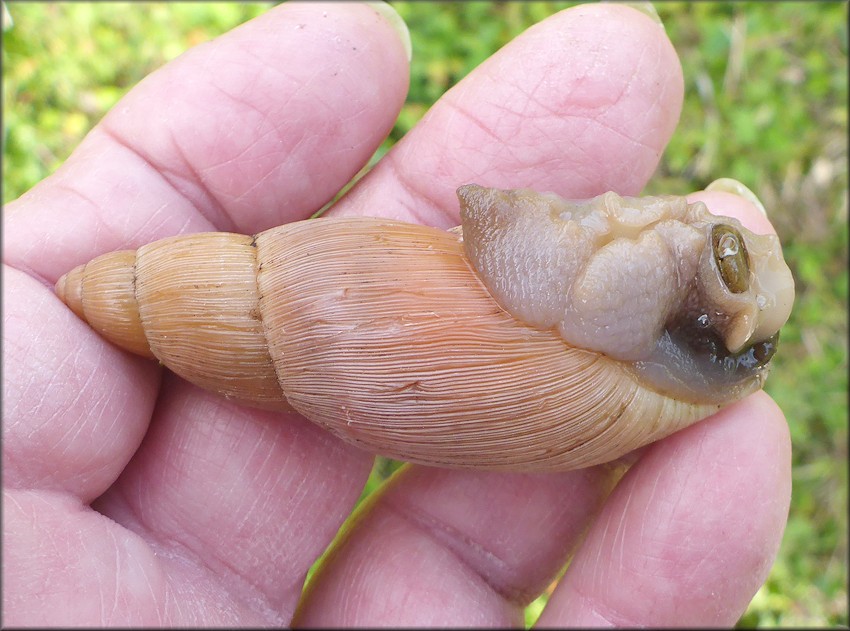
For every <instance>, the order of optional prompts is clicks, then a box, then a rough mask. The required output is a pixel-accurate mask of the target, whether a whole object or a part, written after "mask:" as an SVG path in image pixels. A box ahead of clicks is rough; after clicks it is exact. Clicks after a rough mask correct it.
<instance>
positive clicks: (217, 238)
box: [56, 185, 793, 471]
mask: <svg viewBox="0 0 850 631" xmlns="http://www.w3.org/2000/svg"><path fill="white" fill-rule="evenodd" d="M458 195H459V198H460V202H461V218H462V229H458V230H452V231H443V230H439V229H436V228H431V227H427V226H420V225H413V224H407V223H403V222H398V221H391V220H384V219H377V218H340V219H327V218H320V219H314V220H307V221H300V222H294V223H291V224H286V225H283V226H279V227H277V228H273V229H271V230H268V231H265V232H262V233H260V234H257V235H254V236H246V235H237V234H230V233H202V234H192V235H186V236H179V237H172V238H168V239H163V240H161V241H158V242H155V243H152V244H149V245H146V246H143V247H142V248H140V249H139V250H137V251H135V252H131V251H121V252H114V253H110V254H106V255H103V256H101V257H98V258H96V259H94V260H93V261H91V262H89V263H88V264H86V265H84V266H80V267H78V268H76V269H74V270H72V271H71V272H69V273H68V274H66V275H65V276H64V277H63V278H61V279H60V280H59V282H58V283H57V287H56V291H57V294H58V295H59V297H60V298H61V299H62V300H63V301H64V302H65V303H66V304H68V306H69V307H71V309H73V310H74V311H75V313H77V314H78V315H79V316H80V317H81V318H83V319H84V320H86V321H87V322H89V324H90V325H91V326H92V327H93V328H95V329H96V330H97V331H99V332H100V333H101V334H102V335H103V336H104V337H106V338H107V339H109V340H110V341H112V342H113V343H115V344H117V345H118V346H121V347H122V348H124V349H126V350H129V351H131V352H134V353H136V354H139V355H142V356H147V357H151V358H157V359H159V360H160V361H161V362H162V363H163V364H164V365H165V366H167V367H168V368H170V369H171V370H172V371H174V372H175V373H177V374H178V375H180V376H181V377H184V378H185V379H187V380H188V381H191V382H193V383H195V384H197V385H199V386H201V387H203V388H206V389H209V390H212V391H215V392H218V393H220V394H223V395H225V396H227V397H231V398H234V399H237V400H240V401H244V402H246V403H248V404H250V405H255V406H258V407H264V408H270V409H278V410H293V409H294V410H296V411H298V412H300V413H301V414H303V415H304V416H306V417H307V418H309V419H311V420H312V421H314V422H316V423H318V424H319V425H321V426H323V427H325V428H327V429H328V430H330V431H331V432H333V433H334V434H336V435H337V436H339V437H341V438H342V439H344V440H347V441H349V442H352V443H354V444H357V445H359V446H361V447H363V448H365V449H368V450H370V451H372V452H374V453H379V454H382V455H385V456H389V457H393V458H397V459H402V460H408V461H412V462H419V463H424V464H429V465H438V466H450V467H473V468H479V469H494V470H499V469H501V470H525V471H554V470H566V469H574V468H580V467H585V466H590V465H594V464H598V463H602V462H606V461H609V460H612V459H615V458H617V457H619V456H621V455H623V454H625V453H627V452H629V451H631V450H633V449H635V448H637V447H640V446H642V445H645V444H647V443H650V442H652V441H654V440H658V439H660V438H662V437H664V436H666V435H668V434H670V433H672V432H674V431H677V430H678V429H681V428H683V427H686V426H687V425H690V424H692V423H693V422H696V421H698V420H700V419H701V418H704V417H706V416H708V415H710V414H712V413H714V412H715V411H717V410H718V409H719V408H720V407H722V406H723V405H726V404H728V403H731V402H732V401H735V400H737V399H740V398H741V397H743V396H745V395H746V394H748V393H750V392H752V391H754V390H756V389H758V388H760V387H761V386H762V384H763V382H764V379H765V377H766V374H767V370H768V366H769V361H770V358H771V356H772V354H773V351H774V349H775V344H776V335H777V332H778V330H779V328H780V327H781V326H782V324H783V323H784V322H785V320H786V319H787V317H788V313H789V312H790V308H791V303H792V302H793V281H792V280H791V276H790V272H789V271H788V268H787V266H786V265H785V263H784V260H782V254H781V248H779V245H778V241H777V240H776V237H774V236H772V235H769V236H762V235H753V234H752V233H750V232H749V231H747V230H746V229H745V228H743V227H742V226H741V225H740V224H739V223H738V222H737V221H736V220H733V219H727V218H718V217H714V216H713V215H710V214H709V213H708V211H707V210H706V209H705V206H704V205H703V204H701V203H697V204H690V205H689V204H688V203H687V201H686V200H685V199H684V198H678V197H669V196H668V197H656V198H621V197H619V196H617V195H615V194H613V193H606V194H605V195H602V196H600V197H597V198H593V199H592V200H587V201H580V202H575V201H568V200H563V199H561V198H559V197H557V196H555V195H552V194H540V193H535V192H533V191H529V190H519V191H499V190H495V189H485V188H482V187H478V186H475V185H468V186H464V187H461V188H460V189H459V190H458ZM717 226H720V228H718V227H717ZM729 287H731V288H732V289H729Z"/></svg>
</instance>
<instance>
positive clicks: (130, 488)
mask: <svg viewBox="0 0 850 631" xmlns="http://www.w3.org/2000/svg"><path fill="white" fill-rule="evenodd" d="M211 67H214V68H216V70H215V72H209V71H207V69H208V68H211ZM407 81H408V70H407V63H406V59H405V56H404V50H403V47H402V45H401V44H400V42H399V40H398V38H397V36H396V34H395V33H394V32H393V30H392V29H391V28H390V27H389V26H388V24H387V23H386V22H384V21H383V19H382V18H381V17H379V16H378V15H377V14H376V13H375V12H374V11H373V10H372V9H370V8H368V7H365V6H361V5H356V4H350V3H332V4H329V5H320V4H314V3H307V4H286V5H282V6H279V7H276V8H274V9H272V10H270V11H269V12H268V13H266V14H265V15H264V16H262V17H260V18H259V19H257V20H254V21H252V22H250V23H248V24H246V25H244V26H242V27H240V28H238V29H235V30H234V31H232V32H231V33H228V34H226V35H224V36H222V37H220V38H219V39H217V40H215V41H214V42H213V43H211V44H208V45H205V46H201V47H198V48H196V49H194V50H192V51H190V52H189V53H187V54H186V55H184V56H182V57H180V58H179V59H177V60H175V61H174V62H172V63H171V64H169V65H168V66H166V67H164V68H163V69H162V70H160V71H158V72H156V73H154V74H153V75H152V76H151V77H149V78H148V79H146V80H145V81H143V82H142V83H141V84H140V85H139V86H138V87H136V88H135V89H134V90H133V91H132V92H131V93H130V94H129V95H128V96H127V97H126V98H125V99H124V100H122V102H121V103H120V104H119V105H118V106H116V107H115V108H114V110H113V111H112V112H111V113H110V114H109V115H108V116H107V117H106V118H105V119H104V120H103V122H102V123H101V124H100V125H99V126H98V128H97V129H95V130H94V131H92V132H91V133H90V134H89V135H88V136H87V138H86V139H85V140H84V141H83V142H82V144H81V145H80V147H79V148H78V149H77V151H76V152H75V153H74V155H73V156H72V157H71V158H69V159H68V161H67V162H66V164H65V165H64V166H63V167H62V168H61V169H59V171H58V172H57V173H56V174H55V175H53V176H51V177H49V178H48V179H46V180H45V181H44V182H42V183H41V184H39V185H38V186H37V187H35V188H34V189H33V190H32V191H30V192H29V193H27V194H26V195H24V196H23V197H21V198H20V199H19V200H17V201H16V202H13V203H11V204H8V205H7V207H6V209H5V214H4V231H3V237H4V263H5V269H4V281H5V283H4V287H3V292H4V305H5V307H4V327H3V338H4V344H5V357H4V368H5V370H4V374H3V378H4V395H5V401H4V403H5V407H4V413H5V422H4V424H3V432H4V433H3V439H4V440H3V455H4V470H3V473H4V476H3V482H4V506H3V508H4V511H5V514H4V523H3V527H4V531H3V550H4V563H3V576H2V577H3V579H4V590H3V611H4V622H5V623H6V624H8V625H21V624H29V625H41V624H61V625H71V624H82V625H101V624H106V625H185V624H192V625H205V626H206V625H216V624H231V625H235V624H238V625H254V624H257V625H260V624H274V625H287V624H295V625H302V626H309V625H345V624H353V623H359V624H367V625H368V624H417V625H422V626H429V625H441V624H450V625H455V626H457V625H517V624H521V617H522V616H521V614H522V607H523V606H524V605H525V604H527V603H528V602H529V601H530V600H531V599H533V598H534V597H535V596H536V595H537V594H539V593H540V592H541V591H542V590H543V589H544V588H545V587H546V586H547V584H548V583H549V582H550V581H551V580H552V578H553V577H554V576H555V575H556V574H557V572H558V570H559V568H560V567H561V566H562V565H563V563H564V562H565V561H566V559H567V558H569V557H570V556H572V558H573V562H572V565H571V566H570V569H569V570H568V572H567V574H566V575H565V577H564V579H563V580H562V581H561V582H560V584H559V586H558V587H557V589H556V590H555V592H554V593H553V595H552V598H551V600H550V603H549V605H548V607H547V609H546V610H545V611H544V613H543V616H542V618H541V624H545V625H553V626H558V625H570V624H580V625H590V624H606V625H607V624H623V625H658V624H669V625H681V624H694V625H708V624H714V625H724V626H725V625H731V624H734V622H735V621H736V620H737V619H738V617H739V616H740V615H741V613H742V612H743V611H744V609H745V608H746V605H747V603H748V602H749V600H750V599H751V597H752V595H753V594H754V593H755V591H756V590H757V589H758V587H759V586H760V585H761V584H762V583H763V582H764V580H765V578H766V576H767V572H768V570H769V568H770V565H771V563H772V562H773V559H774V556H775V554H776V550H777V548H778V545H779V541H780V539H781V535H782V531H783V528H784V524H785V520H786V517H787V510H788V502H789V497H790V444H789V438H788V429H787V426H786V423H785V419H784V417H783V415H782V413H781V412H780V410H779V409H778V408H777V407H776V406H775V404H773V403H772V401H771V400H770V399H769V398H768V397H767V396H766V395H765V394H763V393H758V394H755V395H753V396H751V397H749V398H748V399H746V400H744V401H742V402H740V403H738V404H736V405H733V406H731V407H729V408H727V409H725V410H724V411H722V412H721V413H719V414H717V415H716V416H714V417H713V418H711V419H708V420H707V421H705V422H703V423H700V424H697V425H696V426H694V427H692V428H690V429H687V430H684V431H682V432H680V433H678V434H676V435H674V436H672V437H670V438H668V439H666V440H664V441H661V442H659V443H656V444H654V445H652V446H651V447H649V448H646V449H645V450H643V451H642V452H641V453H640V454H635V455H634V457H633V458H632V460H633V461H636V464H634V466H633V467H632V468H631V469H630V470H629V471H628V473H626V475H625V477H624V478H623V479H622V481H621V482H620V484H619V485H618V486H617V487H616V488H615V489H614V490H613V492H610V489H611V488H612V486H613V485H614V484H615V483H616V481H617V479H618V477H619V476H620V475H621V474H622V471H623V468H624V467H617V466H600V467H595V468H592V469H587V470H583V471H575V472H567V473H560V474H551V475H523V474H486V473H480V472H467V471H448V470H439V469H430V468H425V467H406V468H405V469H404V470H403V472H402V473H401V474H400V475H399V476H397V477H396V478H395V479H394V481H393V482H392V483H391V484H389V485H388V486H387V488H386V490H385V492H384V493H382V494H381V495H380V496H378V497H376V498H375V499H374V500H373V501H371V502H370V503H369V505H368V506H367V507H366V508H364V509H363V510H361V511H360V512H359V513H358V517H357V519H356V521H355V523H354V525H352V526H351V527H349V528H348V529H347V536H346V538H345V541H344V543H343V544H342V545H340V546H339V547H338V548H337V549H336V551H335V553H334V554H333V555H332V556H331V558H330V560H329V562H328V563H327V564H325V565H324V567H323V568H322V570H321V572H320V573H319V574H318V575H317V580H316V581H315V582H314V583H313V584H312V586H311V589H310V591H309V593H308V594H307V595H306V597H304V598H303V600H301V602H300V606H299V599H301V586H302V582H303V578H304V575H305V573H306V572H307V570H308V568H309V567H310V565H311V563H312V562H313V561H314V560H315V558H316V557H317V556H318V555H319V554H320V553H321V552H322V550H323V549H324V548H325V547H326V546H327V544H328V543H329V542H330V540H331V539H332V537H333V536H334V534H335V533H336V531H337V529H338V528H339V526H340V525H341V524H342V522H343V520H344V519H345V518H346V517H347V516H348V514H349V513H350V511H351V509H352V507H353V506H354V504H355V502H356V500H357V498H358V496H359V493H360V490H361V488H362V486H363V484H364V482H365V480H366V477H367V476H368V473H369V470H370V467H371V464H372V458H371V456H370V455H369V454H366V453H363V452H361V451H359V450H357V449H354V448H351V447H349V446H347V445H344V444H342V443H340V442H339V441H337V440H336V439H333V438H332V437H330V436H329V435H328V434H326V433H325V432H323V431H321V430H319V429H318V428H316V427H314V426H313V425H312V424H311V423H309V422H307V421H306V420H304V419H302V418H300V417H297V416H295V415H292V416H291V417H289V418H286V419H284V420H283V421H282V422H281V421H280V420H279V419H278V418H276V415H274V414H271V413H268V412H262V411H257V410H249V409H244V408H240V407H238V406H236V405H233V404H232V403H229V402H227V401H225V400H223V399H221V398H218V397H215V396H212V395H209V394H207V393H205V392H201V391H199V390H198V389H196V388H194V387H192V386H190V385H188V384H186V383H185V382H183V381H181V380H180V379H178V378H176V377H174V376H173V375H170V374H168V373H165V374H164V375H163V373H162V372H161V371H160V369H159V368H158V367H157V366H156V365H155V364H154V363H153V362H148V361H145V360H141V359H138V358H135V357H131V356H129V355H128V354H126V353H123V352H121V351H119V350H117V349H115V348H114V347H112V346H111V345H110V344H108V343H107V342H104V341H103V340H102V339H101V338H100V337H99V336H98V335H97V334H95V333H94V332H93V331H92V330H91V329H89V328H88V326H86V325H85V324H83V323H82V322H81V321H80V320H78V319H77V318H76V317H75V316H74V315H73V314H72V313H71V312H70V311H69V310H68V309H67V308H66V307H65V306H64V305H62V304H61V303H60V302H59V300H58V299H56V297H55V296H54V295H53V293H52V284H53V283H54V282H55V281H56V279H57V278H58V277H59V276H60V275H61V274H62V273H64V272H65V271H67V270H68V269H70V268H71V267H72V266H74V265H77V264H79V263H82V262H84V261H86V260H89V259H90V258H92V257H94V256H96V255H98V254H100V253H103V252H106V251H109V250H115V249H121V248H132V247H136V246H138V245H140V244H142V243H146V242H148V241H151V240H154V239H157V238H161V237H165V236H169V235H172V234H177V233H186V232H192V231H199V230H210V229H220V230H238V231H242V232H255V231H259V230H262V229H264V228H267V227H269V226H272V225H276V224H279V223H283V222H287V221H294V220H298V219H303V218H306V217H308V216H309V215H310V214H311V213H312V212H313V211H314V210H316V209H317V208H319V207H321V206H322V205H323V204H324V203H325V202H326V201H327V200H328V199H330V198H331V197H332V196H333V194H334V192H335V191H336V190H338V189H339V188H340V187H341V186H342V185H343V184H344V183H345V182H346V181H347V180H348V179H349V178H350V177H351V175H352V174H354V173H355V172H357V170H358V169H359V168H360V167H361V166H362V165H363V164H364V163H365V162H366V160H367V159H368V158H369V156H370V155H371V154H372V152H373V151H374V149H375V148H376V147H377V146H378V144H379V143H380V141H381V139H382V138H383V137H384V136H385V135H386V133H387V132H388V130H389V129H390V128H391V126H392V124H393V121H394V120H395V117H396V115H397V112H398V110H399V108H400V107H401V104H402V102H403V100H404V98H405V92H406V88H407ZM681 100H682V77H681V69H680V66H679V62H678V59H677V58H676V55H675V52H674V50H673V48H672V46H671V44H670V42H669V41H668V40H667V38H666V36H665V35H664V32H663V30H662V29H660V28H659V27H657V25H655V24H654V23H653V22H652V21H651V20H649V19H648V18H647V17H646V16H644V15H642V14H641V13H638V12H636V11H634V10H633V9H631V8H628V7H624V6H617V5H593V6H581V7H576V8H574V9H570V10H568V11H564V12H562V13H559V14H557V15H554V16H552V17H551V18H549V19H547V20H545V21H543V22H541V23H540V24H538V25H536V26H535V27H533V28H532V29H530V30H529V31H528V32H526V33H525V34H523V35H522V36H520V37H518V38H517V39H516V40H514V41H513V42H512V43H511V44H510V45H509V46H507V47H506V48H505V49H503V50H502V51H500V52H499V53H497V54H496V55H494V56H493V57H492V58H491V59H490V60H488V61H487V62H485V64H483V65H482V66H481V67H479V68H478V69H477V70H476V71H475V72H474V73H472V74H470V76H469V77H468V78H466V79H465V80H464V81H463V82H462V83H461V84H460V85H459V86H457V87H456V88H455V89H453V90H452V91H450V92H449V93H448V94H447V95H446V96H445V97H444V98H443V99H442V100H441V101H440V103H439V104H437V105H435V107H434V108H433V109H432V110H431V112H430V113H429V114H428V115H427V116H426V118H425V119H424V120H423V121H422V122H421V123H420V124H419V125H418V126H417V127H416V129H415V130H413V131H412V132H411V133H410V134H409V135H408V137H406V138H405V139H404V140H403V141H402V142H400V143H399V144H398V145H397V146H396V148H395V149H394V150H393V151H392V152H391V153H390V154H389V155H388V156H387V157H386V158H385V159H384V160H383V161H382V162H381V163H380V164H379V165H378V166H377V167H376V168H375V169H374V170H373V171H372V172H371V173H370V174H369V175H368V176H367V177H366V178H364V179H363V180H362V181H361V183H360V184H359V185H358V186H357V187H355V189H354V190H353V191H352V192H351V193H350V194H349V195H348V196H347V197H346V198H345V199H344V200H342V202H341V203H340V204H338V206H337V207H336V208H335V209H334V211H333V213H332V214H334V213H338V214H348V215H355V214H366V213H368V214H372V215H375V214H383V215H390V216H393V217H398V218H403V219H407V220H411V221H420V222H423V223H428V224H433V225H439V226H444V227H447V226H450V225H453V224H455V223H457V203H456V200H455V199H454V188H455V187H456V186H457V185H459V184H461V183H464V182H470V181H474V182H477V183H479V184H482V185H491V186H500V187H515V186H529V187H533V188H537V189H540V190H553V191H555V192H558V193H560V194H562V195H565V196H572V197H580V196H588V195H593V194H597V193H600V192H603V191H605V190H607V189H613V190H616V191H617V192H619V193H621V194H637V193H638V192H639V191H640V190H641V188H642V187H643V185H644V184H645V182H646V180H647V179H648V178H649V177H650V175H651V174H652V172H653V169H654V168H655V166H656V163H657V160H658V158H659V155H660V154H661V152H662V150H663V148H664V146H665V144H666V142H667V140H668V138H669V136H670V135H671V134H672V133H673V129H674V128H675V125H676V122H677V119H678V116H679V109H680V106H681ZM703 195H704V196H706V199H707V201H709V198H710V201H709V204H710V208H711V210H713V211H714V212H717V213H721V214H723V213H724V212H725V211H727V210H729V212H730V214H732V212H733V209H732V207H733V206H734V207H735V209H737V210H734V212H735V216H738V217H739V218H741V219H742V221H744V222H745V223H748V224H749V225H751V226H753V227H754V228H755V229H758V227H759V226H761V227H762V228H764V229H769V226H768V224H767V223H766V222H765V221H764V220H763V219H761V218H760V216H759V215H758V214H757V211H756V210H755V209H754V208H753V207H752V206H751V205H749V204H748V203H747V202H745V201H743V200H741V199H740V198H737V197H735V196H728V195H726V196H724V194H720V193H713V194H708V193H704V194H703ZM759 221H761V222H762V223H761V224H758V223H756V222H759ZM760 231H764V230H760ZM609 492H610V495H609ZM296 608H298V612H297V616H295V612H296ZM293 616H295V617H294V618H293Z"/></svg>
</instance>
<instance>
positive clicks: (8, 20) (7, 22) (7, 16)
mask: <svg viewBox="0 0 850 631" xmlns="http://www.w3.org/2000/svg"><path fill="white" fill-rule="evenodd" d="M13 26H15V21H14V20H13V19H12V14H11V13H9V8H8V7H7V6H6V3H5V2H4V3H3V30H4V31H8V30H9V29H10V28H12V27H13Z"/></svg>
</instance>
